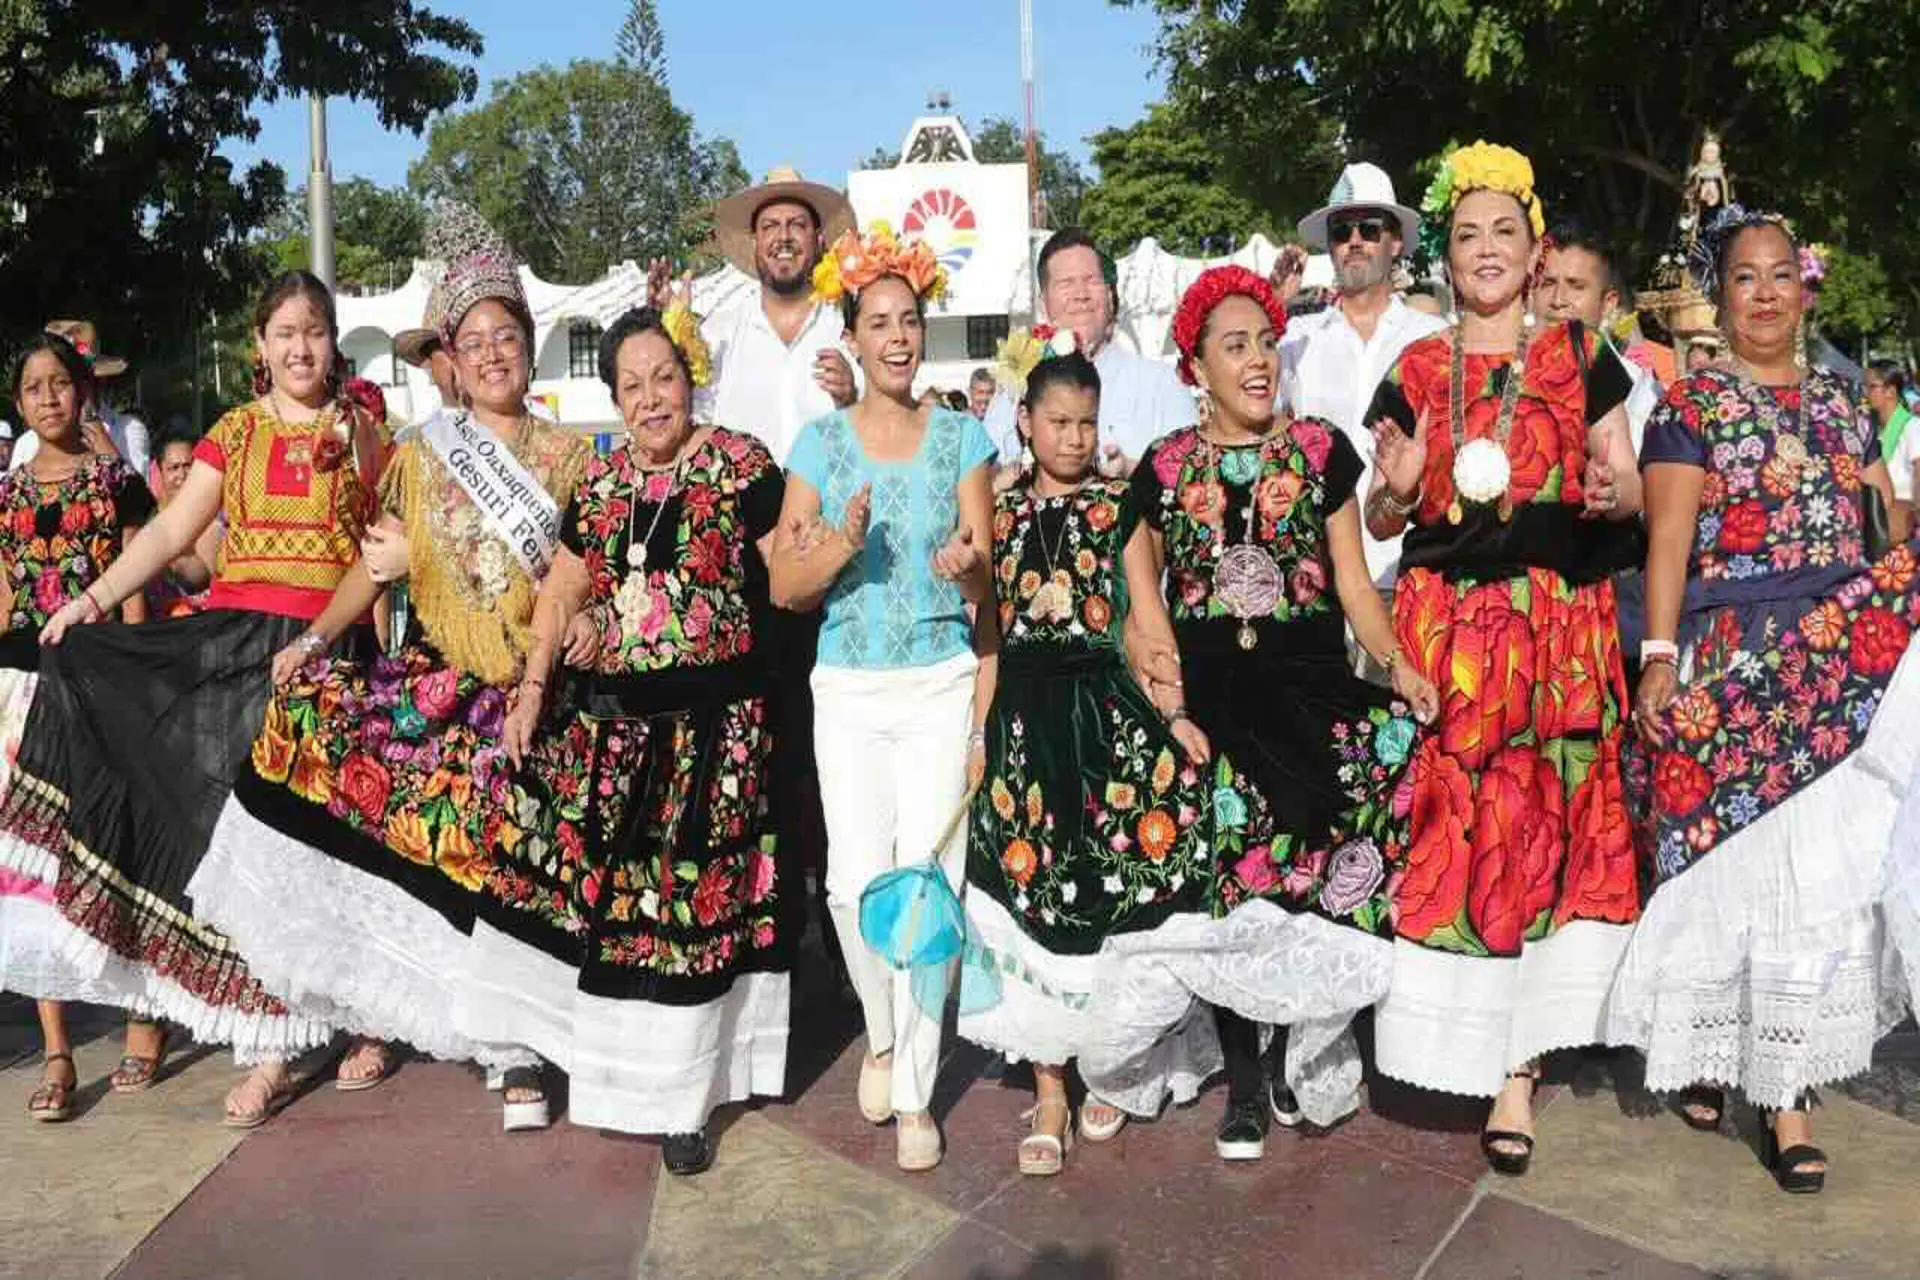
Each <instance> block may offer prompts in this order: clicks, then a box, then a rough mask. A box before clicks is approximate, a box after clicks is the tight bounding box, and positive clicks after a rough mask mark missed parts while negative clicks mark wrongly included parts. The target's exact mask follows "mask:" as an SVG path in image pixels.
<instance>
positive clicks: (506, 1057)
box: [187, 797, 532, 1068]
mask: <svg viewBox="0 0 1920 1280" xmlns="http://www.w3.org/2000/svg"><path fill="white" fill-rule="evenodd" d="M187 893H188V895H189V896H190V897H191V899H192V901H193V910H194V915H195V916H196V917H198V918H199V919H202V920H205V921H206V922H207V923H208V924H211V925H212V926H213V927H215V928H216V929H219V930H220V931H221V932H222V933H224V934H226V935H227V937H228V938H229V939H231V940H232V942H233V944H234V946H235V948H236V949H238V951H239V952H240V954H241V955H243V956H245V957H246V958H247V967H248V968H249V969H250V970H252V972H253V975H254V977H256V978H258V979H259V980H260V984H261V985H262V986H264V987H265V988H266V989H267V990H268V991H271V992H272V993H274V995H276V996H277V997H279V998H280V999H281V1000H283V1001H285V1002H286V1003H287V1005H288V1007H289V1008H291V1009H292V1010H293V1011H294V1012H295V1014H296V1015H300V1016H305V1017H308V1018H312V1019H314V1020H316V1021H323V1022H326V1023H329V1024H331V1025H333V1026H336V1027H339V1028H341V1029H343V1030H347V1031H351V1032H353V1033H355V1034H356V1035H362V1036H368V1037H371V1038H373V1039H376V1040H402V1041H405V1042H406V1043H408V1044H410V1045H412V1046H414V1047H415V1048H416V1049H419V1050H420V1051H421V1052H423V1053H427V1054H431V1055H432V1056H434V1057H436V1058H441V1059H444V1060H447V1061H452V1062H462V1061H467V1060H473V1061H478V1062H480V1063H483V1064H484V1065H486V1066H488V1067H492V1068H499V1067H508V1066H519V1065H524V1064H526V1063H529V1062H531V1060H532V1059H531V1055H529V1054H527V1053H525V1052H524V1051H520V1050H516V1049H512V1048H508V1047H506V1046H495V1045H487V1044H480V1043H476V1042H475V1041H473V1040H471V1039H469V1038H468V1037H466V1036H463V1035H461V1034H460V1032H459V1031H458V1030H457V1029H456V1028H455V1026H454V1021H453V1004H454V998H455V993H456V992H457V990H458V989H459V981H458V978H459V968H460V966H461V965H462V964H464V963H465V961H466V957H467V938H466V935H465V934H464V933H462V932H461V931H460V930H458V929H456V928H454V927H453V926H452V925H451V924H449V923H448V922H447V919H446V917H445V916H443V915H441V914H440V913H439V912H437V911H435V910H433V909H432V908H431V907H428V906H426V905H425V904H423V903H421V902H420V901H419V900H417V899H415V898H413V897H412V896H411V895H409V894H407V893H406V892H405V891H403V890H401V889H399V888H397V887H396V886H394V885H393V884H391V883H389V882H388V881H385V880H382V879H380V878H379V877H378V876H373V875H368V874H367V873H365V872H363V871H361V870H359V869H358V868H355V867H351V866H348V865H347V864H346V863H344V862H341V861H340V860H338V859H337V858H332V857H329V856H327V855H326V854H325V853H322V852H320V851H319V850H317V849H314V848H312V847H311V846H309V845H305V844H302V843H300V842H299V841H297V840H291V839H288V838H287V837H286V836H285V835H283V834H281V833H280V832H279V831H277V830H275V829H274V828H272V827H270V826H268V825H266V824H265V823H263V822H261V821H260V820H259V819H257V818H255V817H254V816H253V815H252V814H250V813H248V812H247V810H246V808H245V806H244V805H242V804H241V803H240V801H239V800H238V799H237V798H232V797H229V798H228V800H227V804H226V807H225V808H224V809H222V810H221V813H220V822H219V824H218V825H217V826H216V827H215V828H214V833H213V843H212V845H211V846H210V847H209V848H208V850H207V854H206V856H205V857H204V858H202V859H201V861H200V866H199V869H198V870H197V871H195V872H194V876H193V879H192V880H191V881H190V882H189V883H188V885H187ZM234 1052H235V1054H236V1055H237V1056H248V1055H251V1054H253V1053H255V1052H257V1049H256V1047H255V1046H252V1045H248V1044H245V1043H242V1042H241V1041H239V1040H235V1042H234Z"/></svg>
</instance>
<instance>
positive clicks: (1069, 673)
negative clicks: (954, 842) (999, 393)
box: [959, 333, 1213, 1176]
mask: <svg viewBox="0 0 1920 1280" xmlns="http://www.w3.org/2000/svg"><path fill="white" fill-rule="evenodd" d="M1036 338H1038V342H1039V344H1041V345H1036V346H1027V344H1019V346H1020V347H1023V348H1025V349H1027V350H1028V351H1029V352H1030V353H1031V354H1032V355H1037V356H1039V357H1040V358H1039V360H1038V361H1037V363H1034V364H1033V367H1032V368H1031V370H1030V371H1023V370H1021V369H1020V368H1018V367H1017V366H1003V369H1002V371H1001V376H1002V381H1003V382H1005V383H1007V384H1008V385H1009V387H1010V389H1013V390H1015V391H1016V393H1017V394H1020V396H1021V399H1020V405H1019V410H1018V415H1019V427H1020V434H1021V437H1022V438H1023V439H1024V440H1025V441H1026V442H1027V444H1028V447H1029V448H1030V450H1031V451H1032V454H1033V458H1034V465H1033V467H1032V468H1030V469H1029V470H1028V471H1027V472H1026V475H1027V477H1028V478H1027V479H1026V481H1025V482H1023V483H1021V484H1018V485H1016V486H1015V487H1013V488H1011V489H1009V490H1007V491H1006V492H1004V493H1002V494H1001V495H1000V496H999V498H998V499H997V501H996V504H995V511H994V520H993V554H992V564H993V567H994V589H995V594H996V595H997V597H998V601H999V603H998V606H997V608H985V607H983V608H981V609H980V610H979V612H978V613H977V614H976V616H975V631H976V635H977V637H978V639H977V640H976V644H975V648H976V650H977V651H978V652H980V653H981V654H982V664H981V678H980V682H979V685H978V687H977V690H976V703H975V707H974V723H975V730H974V734H973V737H972V739H971V744H970V756H969V761H968V771H969V774H970V775H971V776H972V778H973V779H974V780H975V781H977V782H978V783H979V790H978V792H977V794H976V796H975V799H974V803H973V814H972V822H971V828H970V832H971V834H970V839H969V841H968V849H967V884H968V893H967V904H968V906H967V915H968V921H969V932H970V934H971V937H972V940H973V945H974V947H975V949H976V950H975V958H976V959H977V960H980V961H984V962H985V963H987V964H988V965H990V966H991V968H992V969H993V970H994V971H995V972H997V973H998V974H999V975H1000V976H1001V984H1000V998H999V999H998V1000H997V1001H995V1002H994V1003H993V1004H992V1005H991V1007H988V1008H984V1009H963V1011H962V1014H961V1019H960V1028H959V1029H960V1034H961V1035H963V1036H965V1037H967V1038H968V1039H970V1040H973V1041H975V1042H976V1043H979V1044H982V1045H986V1046H988V1047H990V1048H993V1049H997V1050H999V1051H1001V1052H1003V1053H1006V1054H1008V1055H1011V1056H1014V1057H1018V1058H1025V1059H1028V1060H1030V1061H1031V1062H1032V1063H1033V1071H1034V1080H1035V1085H1036V1090H1037V1093H1038V1102H1037V1105H1036V1106H1035V1107H1034V1111H1033V1132H1032V1134H1030V1135H1029V1136H1028V1137H1026V1138H1024V1139H1022V1140H1021V1143H1020V1148H1019V1167H1020V1171H1021V1172H1022V1173H1025V1174H1030V1175H1039V1176H1046V1175H1050V1174H1055V1173H1058V1172H1059V1171H1060V1169H1061V1166H1062V1164H1063V1162H1064V1160H1065V1157H1066V1154H1067V1151H1068V1149H1069V1148H1070V1146H1071V1144H1072V1138H1073V1132H1074V1127H1075V1126H1074V1125H1073V1123H1072V1118H1071V1116H1070V1113H1069V1110H1068V1104H1067V1084H1066V1064H1067V1063H1068V1062H1069V1061H1071V1060H1073V1059H1075V1058H1077V1057H1078V1056H1079V1055H1080V1053H1081V1050H1082V1049H1083V1047H1085V1046H1086V1045H1087V1044H1088V1042H1089V1040H1090V1039H1091V1038H1092V1037H1093V1036H1094V1034H1095V1031H1094V1024H1093V1016H1094V1015H1093V1010H1092V997H1093V992H1094V987H1095V972H1096V969H1097V967H1098V963H1099V953H1100V950H1101V947H1102V944H1103V943H1104V942H1105V941H1106V940H1107V938H1108V937H1110V936H1112V935H1114V934H1119V933H1127V932H1136V931H1145V930H1150V929H1152V928H1153V927H1154V926H1156V925H1158V924H1160V923H1161V922H1163V921H1165V920H1166V919H1167V918H1168V917H1169V916H1171V915H1173V914H1175V913H1177V912H1181V911H1190V912H1197V911H1202V910H1204V909H1205V895H1206V891H1207V883H1208V879H1209V874H1208V869H1209V866H1210V864H1211V862H1212V843H1211V833H1212V828H1213V824H1212V821H1211V818H1212V813H1213V806H1212V803H1211V781H1210V776H1209V773H1208V771H1207V770H1206V768H1205V765H1206V764H1207V762H1208V757H1209V748H1208V745H1207V739H1206V736H1205V735H1204V734H1203V733H1201V732H1200V730H1199V728H1198V727H1196V726H1195V725H1194V723H1193V721H1192V720H1190V719H1188V718H1187V716H1186V713H1185V711H1184V709H1183V708H1181V707H1180V706H1179V705H1178V703H1177V700H1176V699H1174V698H1173V697H1172V696H1171V694H1172V690H1171V689H1169V690H1168V694H1169V697H1168V700H1167V705H1166V706H1165V707H1164V708H1159V707H1155V706H1154V705H1153V703H1151V702H1150V701H1149V700H1148V698H1147V695H1146V694H1145V693H1144V692H1143V691H1142V690H1141V688H1140V686H1139V685H1138V684H1137V683H1135V681H1134V679H1133V677H1132V676H1131V675H1130V674H1129V673H1128V671H1127V668H1126V660H1125V655H1124V646H1123V645H1122V644H1121V632H1122V628H1123V626H1124V625H1125V624H1126V622H1127V620H1128V616H1129V613H1130V612H1132V613H1137V614H1140V615H1143V616H1142V617H1140V618H1139V620H1138V622H1139V625H1141V626H1142V627H1143V629H1145V630H1147V631H1149V632H1150V633H1151V634H1154V635H1156V636H1158V637H1160V638H1161V639H1162V640H1163V641H1164V642H1165V643H1166V644H1167V645H1169V646H1170V645H1171V644H1172V635H1173V633H1172V626H1171V624H1170V623H1169V622H1168V620H1167V616H1166V610H1165V607H1164V606H1163V605H1162V604H1161V603H1160V599H1159V595H1158V592H1157V590H1156V589H1155V587H1156V584H1155V583H1153V582H1152V581H1151V579H1148V580H1147V581H1146V583H1145V587H1146V589H1145V590H1141V591H1134V592H1130V591H1129V589H1128V572H1129V569H1130V568H1133V567H1139V568H1142V569H1144V568H1145V566H1146V559H1145V557H1146V555H1147V548H1146V546H1145V545H1144V544H1145V538H1146V534H1145V532H1144V530H1143V529H1142V527H1141V524H1140V520H1139V515H1138V512H1137V510H1136V508H1135V506H1134V504H1133V502H1132V501H1131V498H1130V496H1129V493H1128V486H1127V482H1126V481H1125V480H1124V479H1121V480H1103V479H1100V478H1099V477H1098V476H1097V475H1096V473H1095V462H1096V460H1097V454H1098V450H1099V419H1100V375H1099V373H1098V372H1097V371H1096V370H1095V369H1094V366H1093V362H1092V361H1091V360H1089V359H1087V357H1086V356H1084V355H1082V354H1080V353H1078V352H1077V351H1075V350H1073V347H1072V334H1070V333H1068V334H1065V335H1062V336H1060V337H1055V336H1053V335H1047V336H1044V337H1042V336H1040V335H1036ZM1050 341H1051V342H1057V343H1061V345H1064V346H1065V350H1064V351H1056V350H1055V349H1054V348H1053V347H1051V346H1048V345H1044V344H1047V343H1048V342H1050ZM1082 1070H1083V1073H1086V1072H1087V1071H1088V1070H1089V1068H1088V1067H1087V1066H1086V1065H1084V1064H1083V1067H1082ZM1098 1083H1099V1081H1098V1079H1097V1073H1096V1076H1095V1078H1092V1079H1090V1080H1089V1093H1088V1097H1087V1100H1086V1102H1085V1104H1084V1105H1083V1106H1082V1107H1081V1109H1080V1117H1079V1126H1078V1128H1079V1132H1080V1136H1082V1137H1084V1138H1086V1139H1087V1140H1088V1141H1092V1142H1101V1141H1105V1140H1107V1139H1109V1138H1112V1137H1113V1136H1114V1135H1116V1134H1117V1133H1119V1131H1120V1128H1121V1126H1122V1125H1124V1124H1125V1122H1126V1113H1125V1112H1124V1111H1123V1110H1121V1109H1120V1108H1118V1107H1116V1106H1114V1105H1112V1104H1110V1103H1107V1102H1104V1101H1102V1100H1101V1099H1100V1097H1099V1089H1098ZM1135 1083H1138V1082H1135ZM1153 1092H1155V1093H1156V1094H1157V1093H1158V1092H1159V1090H1158V1089H1155V1090H1153Z"/></svg>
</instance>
